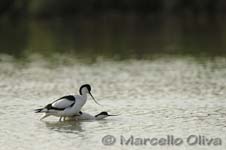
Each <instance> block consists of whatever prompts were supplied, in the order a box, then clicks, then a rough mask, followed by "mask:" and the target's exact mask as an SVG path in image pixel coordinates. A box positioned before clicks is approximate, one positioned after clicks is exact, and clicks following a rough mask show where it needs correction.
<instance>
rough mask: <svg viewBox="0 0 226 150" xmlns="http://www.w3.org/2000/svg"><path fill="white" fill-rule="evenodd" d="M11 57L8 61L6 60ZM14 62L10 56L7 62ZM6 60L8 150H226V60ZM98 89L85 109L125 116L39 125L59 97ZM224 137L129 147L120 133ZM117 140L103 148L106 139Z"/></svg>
mask: <svg viewBox="0 0 226 150" xmlns="http://www.w3.org/2000/svg"><path fill="white" fill-rule="evenodd" d="M3 58H4V59H3ZM6 58H7V59H6ZM31 59H32V61H30V62H29V61H28V62H26V63H25V62H23V61H18V60H15V59H13V58H11V57H10V56H7V57H6V56H4V57H1V60H2V61H1V62H0V81H1V82H0V101H1V105H0V108H1V109H0V120H1V127H0V137H1V139H0V145H1V149H4V150H8V149H9V150H11V149H18V150H20V149H21V150H24V149H35V150H36V149H37V150H40V149H50V150H55V149H67V150H74V149H94V148H95V149H106V148H108V149H141V148H145V149H151V148H153V149H194V148H195V149H200V150H201V149H221V150H222V149H224V148H225V147H226V145H225V142H226V136H225V131H226V119H225V118H226V117H225V115H226V100H225V98H226V85H225V83H226V78H225V77H226V58H224V57H214V58H208V57H207V58H206V57H203V58H202V57H201V58H197V57H192V56H158V57H153V58H152V59H148V60H137V59H127V60H122V61H114V60H108V59H106V60H105V59H102V58H99V59H97V60H96V61H95V62H93V63H82V62H81V61H76V60H74V61H73V63H69V64H64V63H60V62H58V63H57V64H55V63H51V62H50V61H47V60H45V59H44V58H42V57H40V56H33V57H32V58H31ZM83 83H90V84H91V85H92V88H93V89H92V93H93V95H94V96H95V98H96V99H97V100H98V101H99V102H100V103H101V104H102V105H104V106H103V107H101V106H98V105H96V104H95V103H94V102H93V101H92V100H91V99H90V98H89V100H88V101H87V104H86V105H85V107H84V108H83V111H85V112H89V113H91V114H97V113H99V112H101V111H108V112H109V113H111V114H120V115H119V116H118V117H112V118H110V117H109V118H107V119H105V120H100V121H83V122H58V119H57V118H54V117H52V118H47V119H46V120H45V121H40V120H39V119H40V115H39V114H35V113H33V109H35V108H39V107H41V106H43V105H45V104H47V103H48V102H51V101H52V100H54V99H56V98H59V97H60V96H63V95H67V94H74V93H78V88H79V87H80V85H81V84H83ZM192 134H195V135H203V136H205V137H207V138H221V139H222V141H223V143H222V145H221V146H205V145H204V146H203V145H202V146H200V145H196V146H189V145H187V144H186V143H184V144H182V145H181V146H151V145H147V146H134V145H129V146H125V145H124V146H123V145H120V136H121V135H122V136H124V137H126V138H128V137H130V136H131V135H133V136H134V137H140V138H152V137H166V136H167V135H174V136H175V137H181V138H184V139H186V137H187V136H189V135H192ZM105 135H113V136H115V137H116V143H115V144H114V145H113V146H104V145H103V144H102V142H101V141H102V140H101V139H102V137H104V136H105Z"/></svg>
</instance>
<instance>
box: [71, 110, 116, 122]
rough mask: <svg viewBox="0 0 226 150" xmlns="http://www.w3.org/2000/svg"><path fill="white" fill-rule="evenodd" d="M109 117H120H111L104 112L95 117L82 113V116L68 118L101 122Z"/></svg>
mask: <svg viewBox="0 0 226 150" xmlns="http://www.w3.org/2000/svg"><path fill="white" fill-rule="evenodd" d="M109 116H118V115H109V114H108V113H107V112H106V111H103V112H101V113H99V114H97V115H95V116H93V115H90V114H88V113H85V112H80V115H76V116H72V117H69V118H67V119H68V120H75V121H76V120H101V119H104V118H106V117H109Z"/></svg>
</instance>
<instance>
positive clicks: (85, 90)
mask: <svg viewBox="0 0 226 150" xmlns="http://www.w3.org/2000/svg"><path fill="white" fill-rule="evenodd" d="M79 94H80V95H67V96H63V97H61V98H59V99H57V100H55V101H53V102H52V103H50V104H47V105H46V106H45V107H44V108H40V109H36V110H35V112H36V113H44V115H43V116H42V118H41V120H42V119H44V118H46V117H49V116H57V117H60V119H59V121H61V119H62V117H63V118H64V119H65V117H71V116H75V115H78V116H79V115H81V114H80V113H81V108H82V107H83V106H84V104H85V103H86V101H87V94H89V95H90V96H91V97H92V99H93V100H94V102H95V103H97V104H98V105H100V104H99V103H98V102H97V101H96V100H95V99H94V97H93V95H92V94H91V86H90V85H89V84H84V85H82V86H81V87H80V89H79Z"/></svg>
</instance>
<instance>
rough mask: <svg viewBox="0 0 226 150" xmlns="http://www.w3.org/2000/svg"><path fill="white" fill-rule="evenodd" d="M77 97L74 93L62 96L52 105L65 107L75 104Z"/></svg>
mask: <svg viewBox="0 0 226 150" xmlns="http://www.w3.org/2000/svg"><path fill="white" fill-rule="evenodd" d="M75 101H76V100H75V97H74V96H72V95H68V96H64V97H61V98H59V99H57V100H55V101H54V102H53V103H51V107H52V108H53V109H54V108H55V109H62V110H63V109H65V108H68V107H71V106H73V105H74V104H75Z"/></svg>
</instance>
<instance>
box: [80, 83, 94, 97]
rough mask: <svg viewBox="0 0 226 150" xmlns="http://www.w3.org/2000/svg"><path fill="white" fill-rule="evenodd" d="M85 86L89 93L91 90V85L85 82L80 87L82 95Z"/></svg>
mask: <svg viewBox="0 0 226 150" xmlns="http://www.w3.org/2000/svg"><path fill="white" fill-rule="evenodd" d="M84 87H86V88H87V89H88V91H89V93H90V92H91V86H90V85H89V84H84V85H82V86H81V87H80V89H79V93H80V95H82V88H84Z"/></svg>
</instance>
